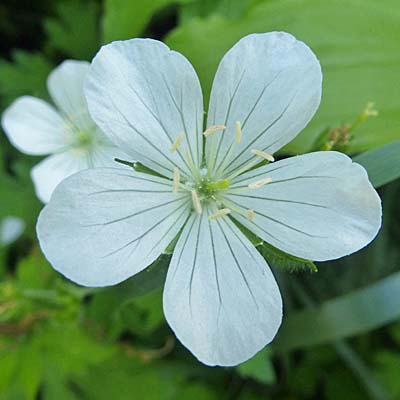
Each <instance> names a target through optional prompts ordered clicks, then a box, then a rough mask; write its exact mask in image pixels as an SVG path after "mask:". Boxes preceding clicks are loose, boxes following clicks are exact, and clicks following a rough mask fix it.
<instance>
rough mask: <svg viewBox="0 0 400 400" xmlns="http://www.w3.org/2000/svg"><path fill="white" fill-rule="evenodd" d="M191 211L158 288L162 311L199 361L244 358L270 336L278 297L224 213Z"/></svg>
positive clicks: (261, 264) (279, 310)
mask: <svg viewBox="0 0 400 400" xmlns="http://www.w3.org/2000/svg"><path fill="white" fill-rule="evenodd" d="M214 211H215V210H213V211H211V210H209V209H208V210H207V212H206V210H204V212H203V213H202V214H201V215H195V214H193V215H192V216H191V218H190V219H189V221H188V222H187V224H186V226H185V228H184V230H183V232H182V235H181V236H180V238H179V240H178V243H177V245H176V248H175V250H174V254H173V257H172V260H171V264H170V267H169V270H168V275H167V281H166V284H165V288H164V301H163V303H164V313H165V316H166V318H167V321H168V323H169V324H170V326H171V327H172V329H173V330H174V332H175V334H176V336H177V337H178V339H179V340H180V341H181V342H182V343H183V344H184V345H185V346H186V347H187V348H188V349H189V350H190V351H191V352H192V353H193V354H194V355H195V356H196V357H197V358H198V359H199V360H200V361H202V362H203V363H205V364H208V365H222V366H232V365H237V364H239V363H241V362H244V361H246V360H247V359H249V358H250V357H252V356H253V355H254V354H255V353H257V352H258V351H259V350H261V349H262V348H263V347H264V346H265V345H267V344H268V343H269V342H270V341H271V340H272V339H273V338H274V336H275V334H276V332H277V330H278V328H279V325H280V323H281V318H282V300H281V296H280V293H279V289H278V286H277V284H276V282H275V279H274V276H273V275H272V273H271V271H270V269H269V267H268V265H267V263H266V262H265V260H264V259H263V258H262V257H261V255H260V254H259V253H258V251H257V250H256V249H255V248H254V246H253V245H252V244H251V243H250V242H249V241H248V239H247V238H246V237H245V236H244V235H243V234H242V233H241V232H240V231H239V229H238V228H237V227H236V226H235V225H234V224H233V222H232V221H230V220H229V219H228V217H222V218H219V219H217V220H212V221H210V220H209V218H208V217H209V216H210V215H211V214H212V212H214Z"/></svg>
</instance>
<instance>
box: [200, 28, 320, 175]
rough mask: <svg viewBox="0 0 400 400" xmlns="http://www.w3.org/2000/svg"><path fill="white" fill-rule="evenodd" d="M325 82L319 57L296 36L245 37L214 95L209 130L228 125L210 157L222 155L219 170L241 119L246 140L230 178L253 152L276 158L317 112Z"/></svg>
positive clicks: (224, 66) (230, 166)
mask: <svg viewBox="0 0 400 400" xmlns="http://www.w3.org/2000/svg"><path fill="white" fill-rule="evenodd" d="M321 83H322V74H321V67H320V64H319V62H318V60H317V58H316V57H315V55H314V54H313V52H312V51H311V50H310V49H309V47H307V46H306V45H305V44H304V43H303V42H300V41H298V40H296V39H295V38H294V37H293V36H292V35H290V34H288V33H284V32H271V33H263V34H252V35H249V36H246V37H244V38H243V39H241V40H240V41H239V42H238V43H237V44H236V45H235V46H233V47H232V49H230V50H229V51H228V53H227V54H226V55H225V56H224V58H223V59H222V61H221V63H220V65H219V67H218V70H217V73H216V76H215V79H214V83H213V87H212V91H211V99H210V107H209V111H208V121H207V126H210V125H215V124H224V125H226V126H227V129H226V131H225V132H224V134H223V135H220V136H215V137H214V138H210V139H211V140H209V141H207V152H206V156H207V157H209V158H210V157H215V156H216V160H215V163H214V165H215V167H214V171H215V170H217V169H219V168H220V167H221V166H222V163H223V161H224V160H225V156H226V154H227V152H228V149H229V147H230V146H231V144H232V142H233V140H234V138H235V127H236V122H237V121H240V123H241V131H242V140H241V141H240V143H239V144H236V146H235V149H234V152H233V153H231V156H230V159H229V161H230V162H229V163H228V162H225V163H224V167H225V168H222V169H224V170H225V172H226V175H228V174H230V173H232V172H233V171H234V170H235V169H237V168H241V167H242V166H243V165H244V164H246V162H248V161H249V160H250V159H251V158H252V157H253V156H252V154H251V152H250V151H251V149H254V148H256V149H259V150H261V151H265V152H267V153H270V154H273V153H275V152H276V151H277V150H278V149H280V148H281V147H282V146H284V145H285V144H286V143H288V142H289V141H291V140H292V139H293V138H294V137H295V136H296V135H297V134H298V133H299V132H300V131H301V130H302V129H303V128H304V127H305V126H306V125H307V124H308V122H309V121H310V119H311V118H312V116H313V115H314V113H315V111H316V110H317V108H318V106H319V103H320V98H321ZM213 142H214V143H213ZM213 146H214V150H212V147H213ZM220 169H221V168H220ZM220 172H221V171H220Z"/></svg>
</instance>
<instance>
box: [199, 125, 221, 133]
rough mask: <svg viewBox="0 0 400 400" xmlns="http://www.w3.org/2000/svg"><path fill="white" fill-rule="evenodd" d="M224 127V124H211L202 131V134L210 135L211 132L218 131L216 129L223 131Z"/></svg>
mask: <svg viewBox="0 0 400 400" xmlns="http://www.w3.org/2000/svg"><path fill="white" fill-rule="evenodd" d="M224 129H226V126H225V125H213V126H210V127H209V128H207V129H206V130H205V131H204V132H203V135H204V136H210V135H212V134H213V133H215V132H218V131H223V130H224Z"/></svg>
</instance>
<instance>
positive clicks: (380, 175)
mask: <svg viewBox="0 0 400 400" xmlns="http://www.w3.org/2000/svg"><path fill="white" fill-rule="evenodd" d="M354 161H355V162H358V163H359V164H361V165H362V166H363V167H364V168H365V169H366V170H367V172H368V176H369V179H370V181H371V182H372V184H373V185H374V187H376V188H378V187H380V186H383V185H385V184H386V183H389V182H391V181H394V180H395V179H398V178H400V141H399V140H398V141H396V142H393V143H388V144H386V145H384V146H382V147H379V148H377V149H373V150H369V151H367V152H365V153H362V154H360V155H358V156H357V157H354Z"/></svg>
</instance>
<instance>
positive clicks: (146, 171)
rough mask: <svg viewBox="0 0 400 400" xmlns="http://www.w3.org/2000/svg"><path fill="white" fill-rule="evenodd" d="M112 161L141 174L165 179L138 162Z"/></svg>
mask: <svg viewBox="0 0 400 400" xmlns="http://www.w3.org/2000/svg"><path fill="white" fill-rule="evenodd" d="M114 161H115V162H117V163H119V164H123V165H127V166H128V167H131V168H133V169H134V170H135V171H136V172H141V173H143V174H149V175H154V176H158V177H160V178H165V176H163V175H161V174H159V173H158V172H156V171H153V170H152V169H150V168H148V167H146V166H145V165H143V164H142V163H140V162H138V161H135V162H132V161H126V160H121V159H119V158H114ZM171 190H172V189H171Z"/></svg>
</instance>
